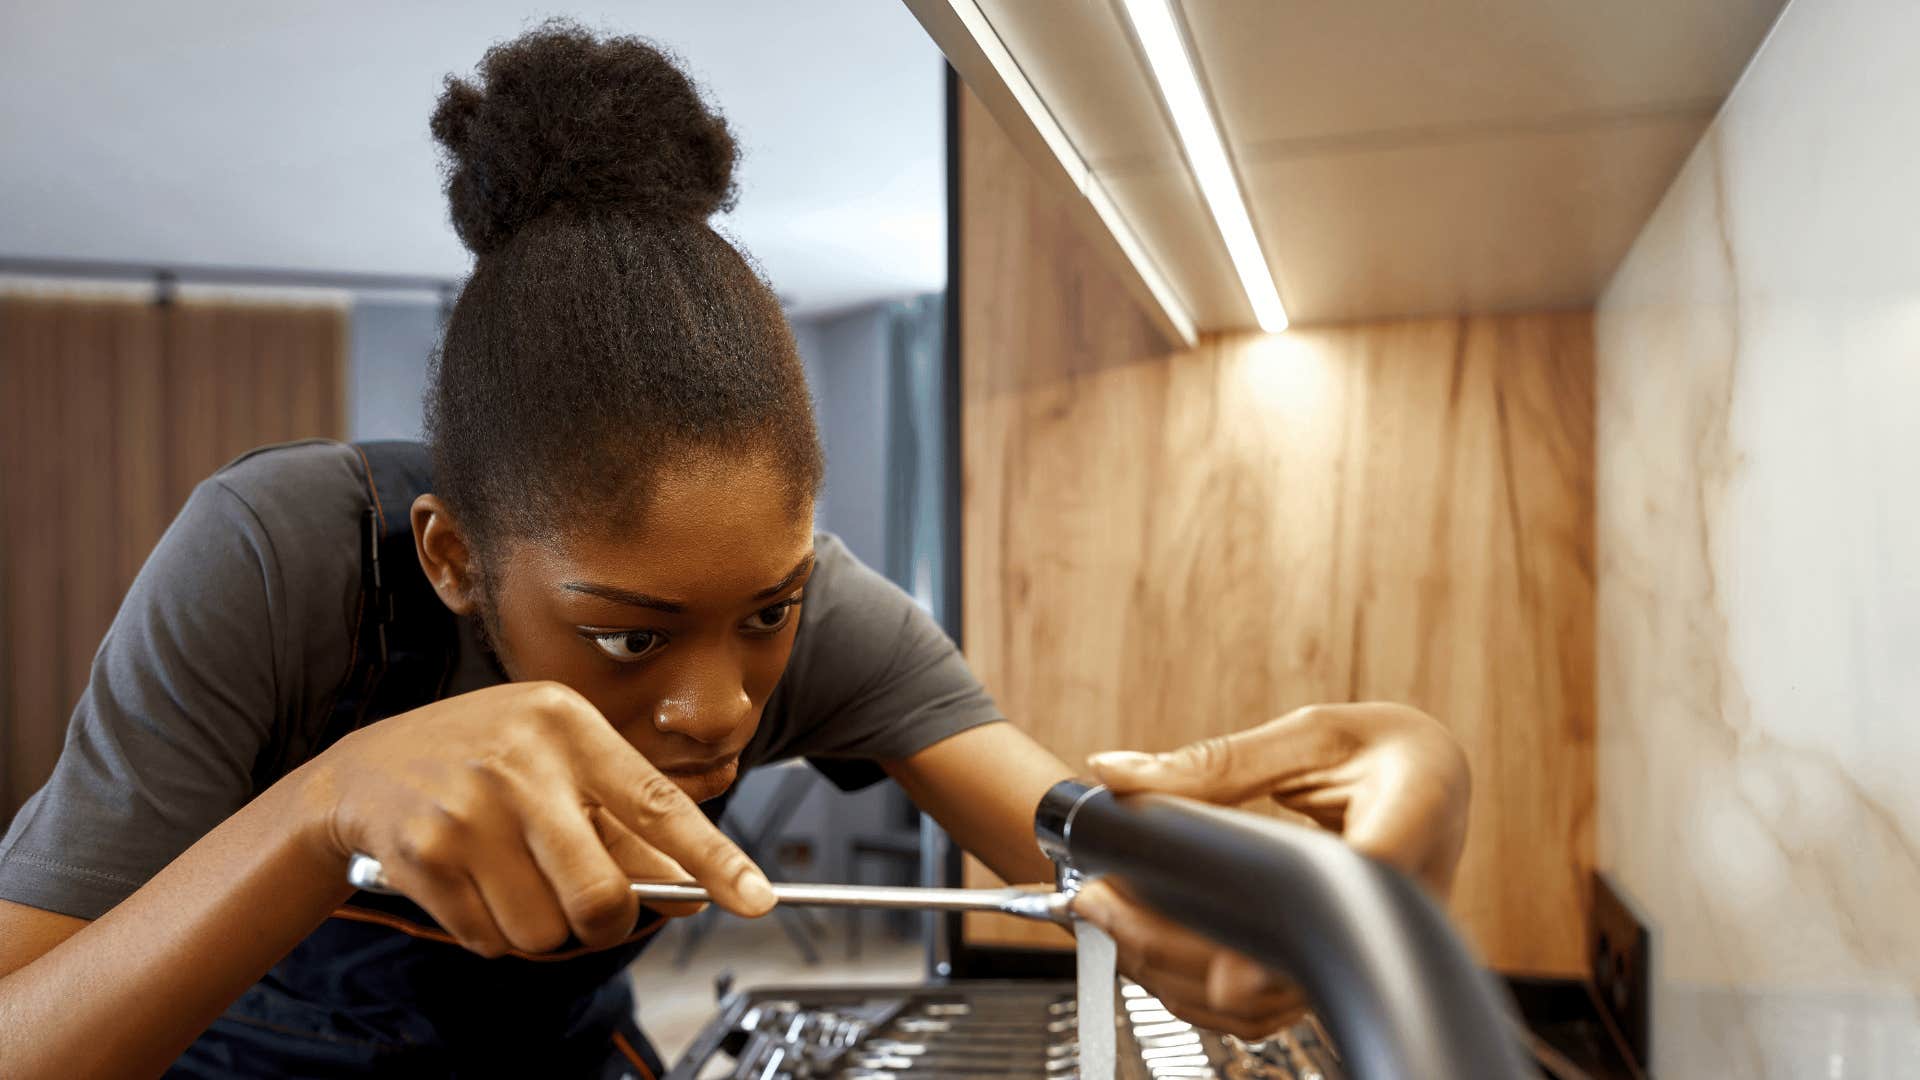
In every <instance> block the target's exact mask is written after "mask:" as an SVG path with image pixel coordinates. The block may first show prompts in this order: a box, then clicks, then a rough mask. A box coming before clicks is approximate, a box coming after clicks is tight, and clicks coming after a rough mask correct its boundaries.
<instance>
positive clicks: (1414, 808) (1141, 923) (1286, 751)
mask: <svg viewBox="0 0 1920 1080" xmlns="http://www.w3.org/2000/svg"><path fill="white" fill-rule="evenodd" d="M1088 764H1089V765H1090V766H1091V767H1092V769H1093V773H1094V776H1095V778H1097V779H1098V780H1099V781H1100V782H1101V783H1103V784H1106V785H1107V786H1108V787H1109V788H1111V789H1112V790H1113V791H1115V792H1117V793H1121V794H1124V793H1126V792H1130V791H1159V792H1166V793H1169V794H1174V795H1184V796H1187V797H1188V798H1193V799H1200V800H1204V801H1206V802H1213V803H1223V804H1236V803H1244V802H1247V801H1250V800H1253V799H1261V798H1270V799H1272V800H1273V801H1274V802H1275V803H1277V804H1278V805H1279V807H1280V808H1281V810H1282V811H1283V813H1285V814H1286V815H1287V816H1289V817H1292V818H1295V819H1298V820H1302V821H1304V822H1308V823H1312V824H1316V825H1319V826H1321V827H1323V828H1326V829H1329V830H1332V831H1334V832H1337V833H1339V834H1340V835H1341V836H1342V837H1343V838H1344V839H1345V840H1346V841H1347V842H1348V843H1349V844H1351V845H1353V847H1354V848H1355V849H1357V850H1358V851H1360V852H1361V853H1363V854H1366V855H1369V856H1372V857H1373V858H1376V859H1379V860H1381V861H1383V862H1385V863H1388V864H1389V865H1392V866H1395V867H1398V868H1399V869H1400V870H1402V871H1404V872H1406V873H1407V874H1409V875H1411V876H1413V877H1414V878H1415V879H1416V880H1418V881H1420V882H1421V883H1422V884H1423V885H1425V886H1426V887H1427V888H1428V889H1429V890H1430V891H1431V892H1433V893H1434V894H1435V896H1436V897H1438V898H1439V899H1440V900H1441V901H1442V902H1444V901H1445V899H1446V896H1447V893H1448V891H1449V890H1450V889H1451V888H1452V885H1453V874H1454V869H1455V867H1456V866H1457V865H1458V863H1459V861H1460V850H1461V848H1462V847H1463V846H1464V845H1465V843H1466V835H1467V803H1468V797H1469V795H1470V792H1471V779H1470V777H1469V775H1468V771H1467V761H1466V755H1465V754H1464V753H1463V752H1462V751H1461V749H1460V746H1459V744H1458V743H1456V742H1455V741H1454V739H1453V737H1452V735H1450V734H1449V733H1448V732H1447V730H1446V729H1445V728H1444V727H1442V726H1440V724H1439V723H1438V722H1437V721H1435V720H1434V719H1433V718H1432V717H1430V716H1428V715H1426V714H1425V713H1423V712H1420V711H1419V710H1418V709H1413V708H1410V707H1407V706H1404V705H1392V704H1383V703H1366V704H1356V705H1315V706H1310V707H1308V708H1305V709H1299V710H1296V711H1294V712H1292V713H1289V714H1287V715H1286V716H1283V717H1281V718H1279V719H1278V720H1273V721H1270V722H1268V723H1265V724H1262V725H1260V726H1259V727H1255V728H1250V729H1248V730H1246V731H1241V732H1237V733H1235V734H1232V735H1225V736H1219V737H1216V738H1211V739H1204V740H1202V741H1200V742H1197V743H1192V744H1190V745H1188V746H1184V747H1182V748H1180V749H1178V750H1174V751H1172V752H1170V753H1166V754H1140V753H1134V752H1131V751H1121V752H1115V753H1106V754H1096V755H1094V756H1093V757H1092V758H1090V759H1089V761H1088ZM1074 910H1075V912H1077V913H1078V914H1080V915H1081V916H1082V917H1084V918H1087V919H1089V920H1091V921H1092V922H1093V923H1094V924H1095V925H1098V926H1100V927H1102V928H1103V929H1105V930H1106V931H1107V932H1108V933H1110V934H1112V935H1113V937H1114V940H1115V942H1116V943H1117V944H1118V945H1119V949H1120V957H1121V964H1122V968H1123V969H1124V970H1126V971H1127V973H1128V974H1129V975H1131V976H1132V977H1133V978H1134V979H1135V980H1136V981H1138V982H1139V983H1140V984H1141V985H1142V986H1144V987H1146V988H1147V989H1148V990H1149V991H1151V992H1152V993H1153V994H1154V995H1155V996H1156V997H1159V998H1160V1000H1161V1001H1163V1002H1165V1003H1166V1005H1167V1007H1168V1009H1169V1010H1171V1011H1172V1012H1174V1013H1176V1014H1178V1015H1180V1016H1181V1017H1183V1018H1185V1019H1187V1020H1189V1021H1191V1022H1193V1023H1195V1024H1199V1025H1201V1026H1203V1027H1210V1028H1214V1029H1216V1030H1220V1031H1226V1032H1230V1033H1232V1034H1236V1035H1240V1036H1243V1037H1245V1038H1261V1037H1264V1036H1265V1035H1269V1034H1271V1033H1272V1032H1274V1031H1276V1030H1278V1029H1280V1028H1282V1027H1285V1026H1287V1025H1288V1024H1290V1023H1292V1022H1293V1021H1294V1020H1296V1019H1298V1017H1299V1014H1300V1013H1301V1012H1302V1011H1303V1009H1304V1006H1305V1002H1304V1001H1303V1000H1302V999H1301V998H1300V995H1299V993H1298V991H1297V990H1296V989H1294V988H1293V987H1291V986H1290V985H1289V984H1288V983H1287V982H1286V981H1285V980H1284V979H1283V978H1282V977H1280V976H1279V975H1278V974H1277V973H1274V972H1270V971H1268V970H1267V969H1266V968H1264V967H1262V966H1261V965H1259V964H1256V963H1254V962H1253V961H1251V960H1249V959H1247V958H1245V957H1243V956H1240V955H1239V954H1237V953H1234V952H1232V951H1230V950H1227V949H1222V948H1220V947H1219V946H1217V945H1214V944H1213V943H1211V942H1210V941H1208V940H1207V939H1206V938H1204V937H1201V936H1200V935H1198V934H1194V933H1192V932H1191V931H1188V930H1185V929H1184V928H1182V927H1179V926H1177V925H1175V924H1173V923H1172V922H1170V921H1169V920H1167V919H1165V918H1163V917H1162V916H1160V915H1157V914H1155V913H1154V912H1152V911H1149V910H1148V909H1146V908H1145V907H1143V906H1142V905H1139V904H1137V903H1135V902H1133V901H1132V900H1130V899H1128V898H1127V897H1126V896H1125V895H1124V894H1123V893H1122V892H1121V891H1120V890H1118V889H1116V888H1115V887H1113V886H1112V885H1111V884H1109V883H1107V882H1095V883H1093V884H1092V885H1089V886H1088V887H1087V888H1086V889H1083V890H1082V891H1081V894H1080V896H1079V897H1078V898H1077V899H1076V900H1075V902H1074Z"/></svg>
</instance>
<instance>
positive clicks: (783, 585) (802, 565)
mask: <svg viewBox="0 0 1920 1080" xmlns="http://www.w3.org/2000/svg"><path fill="white" fill-rule="evenodd" d="M812 566H813V556H812V555H811V554H809V555H808V556H807V557H806V558H804V559H801V560H800V562H799V563H798V564H797V565H795V566H794V568H793V569H792V570H789V571H787V576H786V577H783V578H781V579H780V580H779V581H777V582H775V583H773V584H772V585H769V586H767V587H766V588H764V589H761V590H760V591H759V592H757V593H754V594H753V598H754V599H755V600H771V599H772V598H773V597H775V596H778V595H779V594H780V593H783V592H785V591H786V590H787V589H789V588H792V586H793V583H794V582H795V581H798V580H799V579H800V575H802V574H804V573H806V572H807V571H808V570H809V569H810V568H812ZM560 587H561V588H563V589H565V590H567V591H568V592H577V593H585V594H586V595H588V596H597V597H599V598H600V599H602V600H611V601H613V602H614V603H616V604H625V605H627V606H628V607H639V608H651V609H653V610H654V611H664V612H666V613H667V614H669V615H678V614H681V613H682V612H684V611H686V610H687V605H685V604H683V603H681V602H680V601H678V600H667V599H663V598H661V597H658V596H649V595H648V594H646V593H643V592H634V591H633V590H632V589H622V588H620V587H619V586H618V585H602V584H600V583H599V582H597V581H568V582H564V583H562V584H561V586H560Z"/></svg>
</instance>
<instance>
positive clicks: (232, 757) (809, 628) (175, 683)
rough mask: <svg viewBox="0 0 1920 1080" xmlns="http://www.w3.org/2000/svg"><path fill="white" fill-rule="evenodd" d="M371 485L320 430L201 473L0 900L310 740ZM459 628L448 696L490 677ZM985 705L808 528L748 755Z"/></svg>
mask: <svg viewBox="0 0 1920 1080" xmlns="http://www.w3.org/2000/svg"><path fill="white" fill-rule="evenodd" d="M365 491H366V489H365V483H364V481H363V479H362V472H361V469H360V465H359V461H358V458H357V455H356V453H355V451H354V450H353V448H352V447H350V446H347V445H346V444H344V443H338V442H331V441H325V440H313V441H308V442H300V443H289V444H286V445H283V446H274V447H267V448H265V449H262V450H257V451H255V452H253V453H251V454H248V455H247V456H245V457H242V458H240V459H239V460H237V461H235V462H233V463H232V464H230V465H228V466H227V467H226V468H224V469H222V470H220V471H219V472H217V473H215V474H214V475H213V476H212V477H210V478H208V479H207V480H206V481H204V482H202V483H201V484H200V485H199V487H198V488H196V489H195V491H194V493H193V496H192V497H191V498H190V499H189V500H188V501H187V505H186V507H185V509H183V510H182V511H181V512H180V516H179V517H178V518H176V519H175V520H174V522H173V524H172V525H171V526H170V527H169V528H168V529H167V531H166V534H165V535H164V536H162V537H161V539H160V543H159V545H158V546H157V547H156V548H155V549H154V552H153V554H152V555H151V556H149V557H148V559H147V562H146V565H145V566H143V567H142V568H141V570H140V574H139V576H138V577H137V578H135V580H134V583H133V587H132V588H131V589H129V590H128V592H127V597H126V599H125V601H123V602H122V604H121V606H120V611H119V613H118V614H117V615H116V616H115V618H114V621H113V625H112V627H111V628H110V629H109V630H108V631H107V636H106V638H105V640H103V641H102V642H101V645H100V652H99V654H98V655H97V656H95V657H94V662H93V670H92V674H91V677H90V678H89V681H88V684H87V688H86V691H85V693H84V694H82V696H81V698H80V703H79V705H78V707H76V708H75V710H74V714H73V719H72V722H71V724H70V726H69V727H68V729H67V737H66V744H65V746H64V748H63V749H62V751H61V754H60V760H59V763H58V764H57V765H56V766H55V767H54V771H53V776H52V778H51V779H49V780H48V781H47V783H46V786H44V787H42V788H41V789H40V790H39V792H37V793H36V794H35V795H34V796H33V797H32V798H31V799H29V800H27V803H26V805H25V806H24V807H22V808H21V810H20V813H19V815H18V816H17V817H16V818H15V819H14V822H13V825H12V827H11V828H10V829H9V830H8V831H7V835H6V839H5V840H4V841H0V899H6V900H12V901H15V902H17V903H22V904H27V905H30V906H33V907H37V908H42V909H44V910H47V911H55V912H60V913H62V914H66V915H73V916H77V917H79V918H84V919H94V918H98V917H99V916H101V915H102V914H104V913H106V911H107V910H109V909H110V908H112V907H113V906H114V905H115V904H117V903H119V902H120V901H121V900H123V899H125V898H126V897H127V896H128V895H129V894H131V893H132V892H133V891H134V890H135V889H137V888H139V887H140V886H141V885H142V884H144V883H145V882H146V881H147V879H149V878H151V877H152V876H153V875H154V874H155V873H157V872H158V871H159V870H160V869H161V868H162V867H164V866H165V865H167V863H169V862H171V861H172V860H173V859H174V858H175V857H176V856H178V855H179V854H180V853H181V852H182V851H185V850H186V849H187V848H188V847H189V846H191V845H192V844H193V843H194V842H195V841H196V840H198V839H199V838H200V837H201V836H202V835H204V834H205V833H207V832H208V831H209V830H211V829H212V828H213V827H214V826H215V825H217V824H219V823H220V822H221V821H222V820H224V819H225V818H226V817H227V816H228V815H230V814H232V813H233V812H234V811H236V810H238V809H240V807H242V806H243V805H245V804H246V803H247V802H248V801H249V800H250V799H252V798H253V797H254V796H255V795H257V794H259V793H260V792H261V791H263V790H265V789H266V788H267V787H268V786H270V785H271V784H273V782H274V781H276V780H277V779H279V778H280V776H282V775H284V774H285V773H286V772H288V771H290V770H291V769H292V768H293V767H294V766H296V765H298V764H299V763H300V762H301V761H304V760H307V759H308V758H310V757H311V756H312V754H313V753H314V748H315V745H316V741H317V740H318V739H319V738H320V736H321V731H322V726H323V724H324V723H325V722H326V720H327V718H328V707H329V704H330V703H331V701H332V698H333V695H334V694H335V692H336V691H337V690H338V688H339V687H340V685H341V681H342V679H343V678H344V677H345V676H346V674H347V671H348V667H349V665H350V664H351V663H352V656H351V652H352V646H353V641H354V635H355V632H356V621H357V620H356V616H357V605H358V603H359V600H360V596H361V581H360V571H361V567H360V562H361V557H360V551H361V535H360V519H361V516H362V514H363V513H364V512H365V510H366V506H367V496H366V493H365ZM409 570H410V571H412V572H418V570H417V567H410V568H409ZM460 632H461V641H460V642H459V646H458V653H457V660H456V663H455V667H454V673H453V677H452V680H451V682H450V685H449V689H448V694H449V696H451V695H453V694H458V693H464V692H466V691H469V690H476V689H479V688H481V687H483V686H487V685H489V684H491V683H494V682H497V681H499V675H498V674H497V672H496V671H495V669H494V668H493V666H492V664H490V663H489V662H488V661H487V659H486V657H485V654H484V652H483V651H482V650H481V649H480V648H479V645H478V641H477V639H476V638H475V636H474V635H473V633H472V628H471V626H467V625H462V626H461V631H460ZM999 719H1001V716H1000V713H999V712H998V710H997V709H996V707H995V706H994V703H993V701H992V699H991V698H989V697H988V695H987V693H986V691H985V690H984V689H982V688H981V686H980V684H979V681H978V680H976V679H975V678H974V677H973V674H972V672H970V671H969V670H968V668H967V665H966V662H965V661H964V660H963V659H962V658H961V656H960V653H959V651H958V650H957V649H955V648H954V646H953V643H952V641H950V640H949V639H948V638H947V636H946V634H945V633H944V632H942V631H941V629H940V627H939V626H938V625H937V624H936V623H934V621H933V620H932V618H930V617H929V616H928V615H927V614H926V612H924V611H923V610H922V609H921V608H920V607H919V606H918V605H916V604H915V603H914V602H913V601H912V599H911V598H909V597H908V596H907V595H906V594H905V593H903V592H902V591H900V590H899V589H898V588H896V587H895V586H894V585H893V584H891V583H890V582H888V581H887V580H886V579H884V578H882V577H881V576H880V575H879V574H876V573H874V572H873V571H872V570H871V569H869V568H868V567H866V566H865V565H863V564H862V563H861V562H860V561H859V560H858V559H855V558H854V557H853V555H852V554H851V553H849V552H848V551H847V549H846V546H845V545H844V544H842V543H841V542H840V541H839V539H838V538H836V537H834V536H832V535H830V534H826V533H821V534H819V535H818V536H817V537H816V540H815V568H814V572H813V576H812V578H811V580H810V581H809V582H808V584H807V588H806V602H805V603H804V604H803V605H801V609H800V627H799V629H798V631H797V632H796V634H795V638H794V646H793V656H792V659H791V660H790V661H789V662H788V665H787V670H786V673H785V674H784V675H783V676H782V677H781V680H780V683H779V685H778V686H777V687H776V689H775V690H774V693H773V695H772V697H771V698H770V699H769V701H768V703H767V707H766V711H765V713H764V715H763V718H762V720H761V725H760V729H759V731H758V732H757V733H756V734H755V735H754V738H753V741H752V743H751V744H750V745H749V746H748V748H747V750H746V751H745V753H744V754H743V755H742V765H743V766H746V767H751V766H754V765H759V764H765V763H767V762H771V761H777V760H781V759H785V758H792V757H800V756H806V757H810V758H815V759H823V758H826V759H831V758H843V759H852V760H868V761H871V760H886V759H899V758H904V757H908V756H911V755H912V754H914V753H916V752H918V751H920V750H923V749H925V748H927V747H929V746H931V745H933V744H934V743H937V742H939V741H941V740H942V739H945V738H947V737H949V736H951V735H955V734H958V733H959V732H961V731H964V730H967V729H968V728H972V727H976V726H979V725H981V724H986V723H990V722H993V721H995V720H999Z"/></svg>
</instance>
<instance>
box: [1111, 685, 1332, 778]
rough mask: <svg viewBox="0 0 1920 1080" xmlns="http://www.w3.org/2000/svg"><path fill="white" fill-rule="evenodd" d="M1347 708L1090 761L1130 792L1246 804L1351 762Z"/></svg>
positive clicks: (1305, 711)
mask: <svg viewBox="0 0 1920 1080" xmlns="http://www.w3.org/2000/svg"><path fill="white" fill-rule="evenodd" d="M1339 710H1340V707H1338V706H1320V707H1315V708H1311V709H1302V710H1299V711H1297V712H1294V713H1289V714H1288V715H1286V716H1283V717H1281V718H1280V719H1278V720H1272V721H1269V722H1267V723H1265V724H1261V725H1260V726H1258V727H1254V728H1248V729H1247V730H1245V731H1238V732H1235V733H1233V734H1231V735H1216V736H1214V737H1212V738H1208V739H1202V740H1200V741H1199V742H1195V743H1189V744H1187V745H1186V746H1183V747H1181V748H1179V749H1178V750H1171V751H1168V752H1167V753H1164V754H1142V753H1138V752H1136V751H1131V750H1122V751H1112V752H1108V753H1104V754H1095V755H1093V756H1092V757H1090V758H1088V759H1087V764H1088V766H1089V767H1090V768H1091V769H1092V770H1093V773H1094V776H1095V777H1096V778H1097V779H1099V781H1100V782H1101V783H1103V784H1105V785H1107V786H1108V787H1109V788H1111V789H1113V790H1114V791H1116V792H1119V793H1122V794H1124V793H1126V792H1130V791H1164V792H1167V793H1169V794H1174V795H1185V796H1187V797H1188V798H1194V799H1204V800H1207V801H1210V802H1244V801H1246V800H1248V799H1253V798H1258V797H1261V796H1264V795H1269V794H1271V793H1273V792H1274V791H1275V789H1276V788H1283V787H1286V786H1289V785H1291V784H1295V783H1298V782H1299V781H1300V780H1301V778H1302V777H1304V776H1308V775H1311V774H1312V773H1315V772H1318V771H1321V770H1323V769H1327V768H1330V767H1332V766H1334V765H1336V764H1338V763H1339V762H1341V761H1343V760H1345V759H1346V758H1347V757H1350V756H1351V755H1352V753H1353V751H1354V750H1355V749H1356V748H1357V744H1356V743H1355V741H1354V737H1353V735H1352V734H1351V733H1350V732H1348V731H1347V730H1346V729H1345V725H1344V724H1343V723H1342V722H1341V715H1342V714H1341V713H1340V711H1339Z"/></svg>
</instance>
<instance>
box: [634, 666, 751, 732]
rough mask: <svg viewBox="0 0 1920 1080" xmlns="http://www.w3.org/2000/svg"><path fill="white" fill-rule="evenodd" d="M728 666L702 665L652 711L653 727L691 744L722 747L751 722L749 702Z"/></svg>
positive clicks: (738, 676)
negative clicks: (684, 738) (687, 739)
mask: <svg viewBox="0 0 1920 1080" xmlns="http://www.w3.org/2000/svg"><path fill="white" fill-rule="evenodd" d="M741 675H742V673H741V672H739V671H737V670H733V665H731V664H702V665H699V666H697V667H696V668H695V669H694V670H690V671H688V672H687V673H686V676H685V677H684V678H682V679H680V680H677V685H676V686H674V688H673V689H672V690H671V691H670V692H668V693H666V694H664V695H662V696H661V698H660V700H659V702H658V703H656V704H655V705H654V707H653V726H654V728H655V729H656V730H658V731H662V732H672V733H673V734H676V735H684V736H686V737H687V738H689V739H692V740H694V741H695V742H701V743H707V744H712V745H718V744H720V743H724V742H726V741H727V740H728V738H729V737H731V736H732V735H733V734H734V732H736V731H739V730H740V726H741V725H742V724H745V723H748V722H749V721H750V720H752V718H753V699H752V698H751V697H749V696H748V695H747V688H746V685H745V680H743V679H742V678H741Z"/></svg>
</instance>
